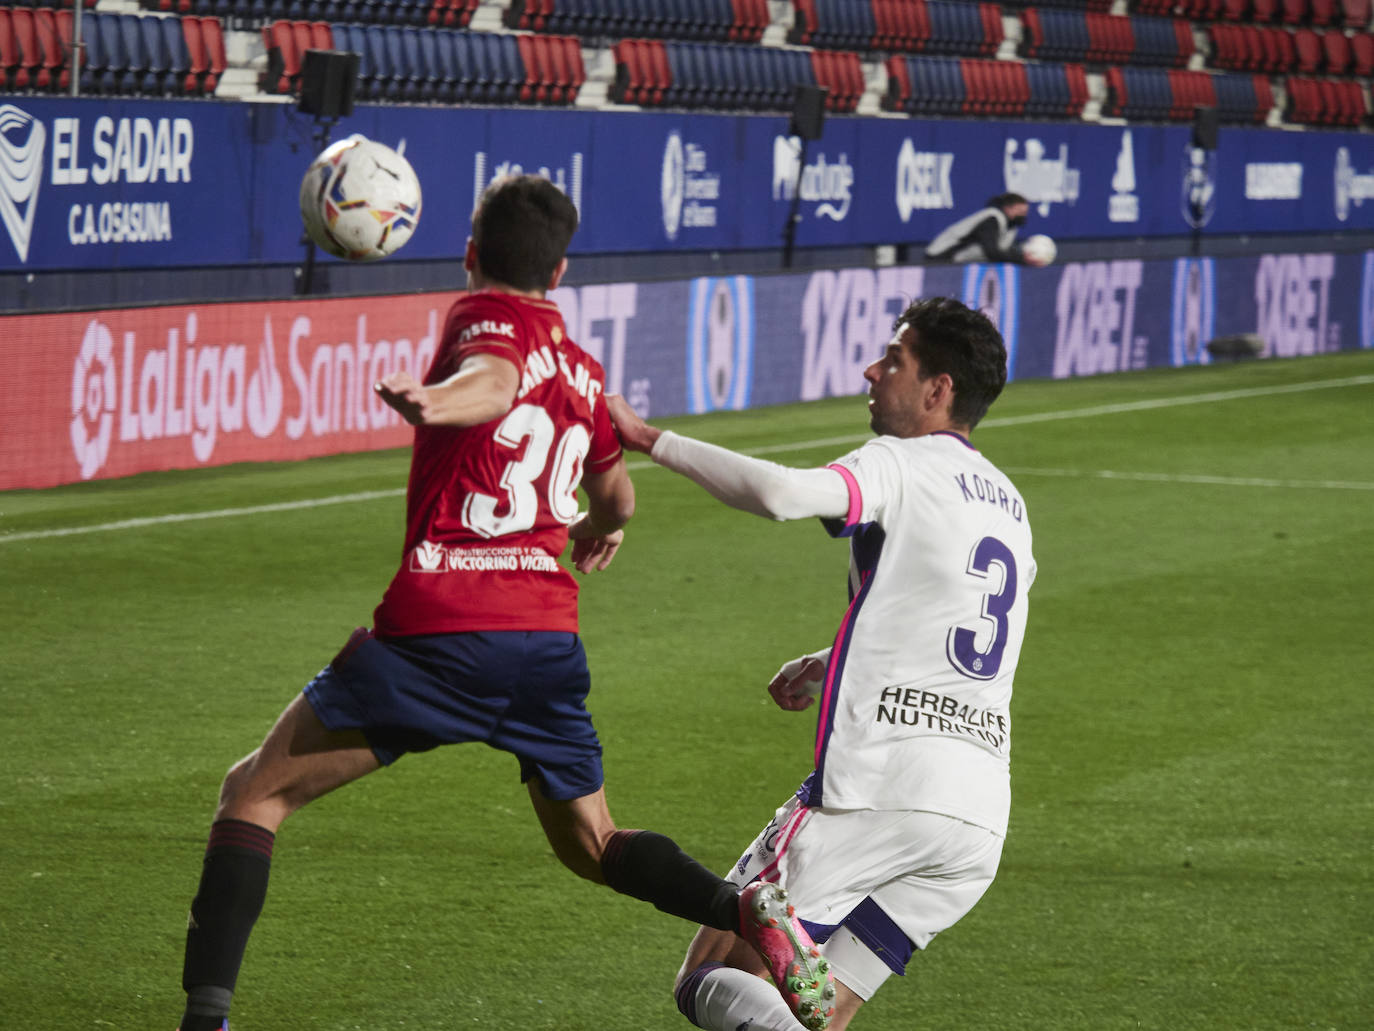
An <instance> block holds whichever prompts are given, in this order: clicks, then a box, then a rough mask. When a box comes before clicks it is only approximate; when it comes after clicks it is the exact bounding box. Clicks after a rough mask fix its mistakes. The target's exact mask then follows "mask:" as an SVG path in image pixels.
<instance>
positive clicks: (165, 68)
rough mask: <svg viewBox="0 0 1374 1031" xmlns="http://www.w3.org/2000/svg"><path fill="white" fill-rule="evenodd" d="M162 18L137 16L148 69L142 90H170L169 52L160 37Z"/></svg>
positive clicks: (150, 92)
mask: <svg viewBox="0 0 1374 1031" xmlns="http://www.w3.org/2000/svg"><path fill="white" fill-rule="evenodd" d="M162 20H163V19H161V18H156V17H154V16H152V15H143V16H141V17H139V18H138V28H139V31H140V32H141V33H142V35H143V55H144V57H145V58H146V60H147V62H148V70H147V71H146V72H145V73H144V76H143V92H144V93H148V94H162V93H167V92H170V90H169V89H168V88H167V87H168V85H169V83H168V78H169V72H170V70H171V54H170V53H169V52H168V50H167V44H166V42H165V41H164V40H163V38H162V27H161V25H160V24H159V23H160V22H161V21H162Z"/></svg>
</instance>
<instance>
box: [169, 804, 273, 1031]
mask: <svg viewBox="0 0 1374 1031" xmlns="http://www.w3.org/2000/svg"><path fill="white" fill-rule="evenodd" d="M275 840H276V839H275V835H273V833H272V832H271V831H269V830H267V829H266V828H264V827H259V826H258V825H257V824H255V823H247V822H245V821H243V820H219V821H217V822H216V823H215V824H214V825H213V826H212V827H211V828H210V842H209V844H208V845H207V846H206V849H205V862H204V864H203V865H202V867H201V873H200V888H199V890H198V891H197V892H196V897H195V900H194V901H193V902H192V903H191V920H190V923H189V925H188V927H187V929H186V961H185V965H184V966H183V967H182V974H181V986H182V988H184V989H185V990H186V992H187V1002H186V1013H185V1015H184V1016H183V1017H182V1023H181V1031H202V1029H210V1028H213V1029H218V1028H220V1027H221V1026H222V1023H223V1020H224V1018H225V1017H226V1016H228V1014H229V1001H230V998H231V997H232V995H233V992H234V985H235V984H236V983H237V982H238V977H239V966H240V965H241V964H242V963H243V952H244V949H245V948H247V946H248V935H249V934H250V933H252V930H253V924H254V923H255V922H256V921H257V919H258V914H259V913H261V912H262V904H263V901H264V900H265V899H266V898H267V875H268V872H269V871H270V870H271V867H272V843H273V841H275Z"/></svg>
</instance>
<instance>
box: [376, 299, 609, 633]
mask: <svg viewBox="0 0 1374 1031" xmlns="http://www.w3.org/2000/svg"><path fill="white" fill-rule="evenodd" d="M478 356H489V357H490V358H492V359H496V360H497V362H498V363H499V364H497V363H488V362H483V363H481V367H483V368H485V367H487V366H488V365H489V364H490V365H495V367H496V368H497V369H500V370H501V372H502V373H504V378H505V379H507V380H510V379H511V378H512V377H511V372H514V374H515V377H516V382H518V386H517V388H516V390H515V397H514V403H513V404H512V405H511V406H510V408H509V410H508V411H506V412H505V414H504V415H502V416H501V417H500V418H499V419H492V420H491V421H489V422H484V423H480V424H478V425H475V426H468V427H465V428H460V429H456V430H455V429H452V428H450V427H448V426H442V425H440V426H432V425H425V424H424V422H423V421H421V422H420V424H419V425H418V427H417V429H416V431H415V451H414V457H413V459H412V462H411V470H410V487H409V490H408V491H407V499H406V510H407V512H406V541H405V553H404V558H403V560H402V563H401V568H400V570H399V571H398V572H397V573H396V577H395V579H394V580H392V582H391V586H390V587H389V588H388V589H387V592H386V595H385V597H384V598H383V599H382V604H381V605H380V606H379V607H378V608H377V612H376V615H375V617H374V619H375V625H376V629H377V633H379V634H382V635H384V636H401V635H411V634H435V633H453V632H458V631H467V630H561V631H567V632H570V633H576V632H577V582H576V581H575V580H574V579H573V577H572V575H571V574H570V573H568V572H567V571H566V570H565V569H564V568H563V567H562V566H561V565H559V564H558V561H557V559H558V556H559V555H561V554H562V553H563V550H564V549H565V548H566V547H567V543H568V526H569V524H572V523H573V522H574V520H576V518H577V516H578V502H577V496H576V490H577V487H578V484H579V483H580V482H582V479H583V474H584V471H585V473H587V474H588V475H589V478H590V479H593V480H595V479H597V478H599V477H602V476H607V477H610V478H611V479H613V480H614V481H615V482H616V484H617V486H616V488H615V489H613V490H611V491H608V493H610V494H611V495H612V496H611V498H610V499H609V502H610V504H611V506H612V507H614V506H615V505H617V504H618V505H620V506H622V507H625V508H626V509H627V511H626V513H625V514H626V515H628V509H629V508H630V507H632V506H633V503H634V494H633V490H632V489H631V488H630V487H629V479H628V477H627V476H626V475H625V473H624V467H623V463H622V462H621V461H620V442H619V441H618V440H617V439H616V436H615V431H614V430H613V429H612V427H611V423H610V420H609V418H607V415H606V405H605V403H604V401H602V393H603V385H604V383H605V374H604V373H603V372H602V369H601V366H600V365H599V364H597V362H596V361H595V360H594V359H593V358H592V357H591V356H590V355H588V354H587V353H586V352H584V351H583V350H582V349H581V348H579V347H577V346H576V345H575V344H574V343H573V342H572V341H571V340H569V339H568V334H567V331H566V329H565V328H564V326H563V317H562V316H561V315H560V314H559V311H558V308H557V306H555V305H554V304H553V303H552V302H551V301H547V300H543V299H540V298H531V297H521V296H517V295H515V294H511V293H506V292H501V291H494V290H484V291H479V292H477V293H473V294H470V295H469V296H468V297H466V298H464V299H463V300H460V301H459V302H458V303H457V304H455V305H454V306H453V310H452V311H450V312H449V316H448V321H447V323H446V325H445V327H444V335H443V341H442V343H441V345H440V348H439V352H438V354H437V355H436V356H435V359H434V365H433V367H432V368H431V369H430V372H429V375H428V376H426V377H425V381H426V383H427V384H443V383H445V382H449V381H451V382H457V381H459V380H461V378H462V376H463V373H462V372H461V371H460V370H461V369H463V368H464V365H465V363H469V364H468V367H469V368H471V367H472V365H473V364H475V363H474V362H473V359H475V358H477V357H478ZM507 365H508V366H509V367H510V368H509V370H507V369H505V368H503V366H507ZM398 382H400V379H399V378H398V377H391V379H390V380H388V381H384V383H383V384H382V385H381V389H382V391H383V396H387V395H386V391H387V390H388V387H389V386H394V385H395V384H396V383H398ZM506 386H507V389H508V384H506ZM411 389H412V390H413V389H414V388H413V385H412V388H411ZM505 392H506V391H504V390H503V391H502V394H503V396H504V394H505ZM391 397H395V398H396V399H397V402H396V403H397V406H398V408H399V409H400V410H401V411H403V412H406V411H408V409H407V402H406V399H405V395H404V394H398V393H394V392H393V393H392V394H391ZM389 399H390V398H389ZM432 414H433V413H431V417H432ZM621 481H623V483H624V487H619V486H618V484H619V483H620V482H621ZM611 521H612V522H613V521H614V520H611ZM594 528H596V527H588V526H586V525H585V521H584V522H583V523H581V524H579V525H578V535H579V539H580V540H595V539H596V538H597V536H598V535H596V534H591V535H589V536H588V535H587V531H588V530H589V529H594ZM618 540H619V538H618V537H617V538H616V539H615V540H613V541H612V540H606V541H604V543H603V545H602V546H603V548H604V549H605V550H610V549H613V548H614V546H615V544H617V543H618ZM593 547H594V546H593V545H590V544H589V545H588V546H587V548H588V550H593ZM603 557H604V558H608V557H609V556H603ZM584 564H585V563H584Z"/></svg>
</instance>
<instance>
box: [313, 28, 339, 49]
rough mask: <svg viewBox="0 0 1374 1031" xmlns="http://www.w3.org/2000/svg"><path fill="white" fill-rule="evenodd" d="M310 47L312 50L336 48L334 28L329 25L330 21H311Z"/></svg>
mask: <svg viewBox="0 0 1374 1031" xmlns="http://www.w3.org/2000/svg"><path fill="white" fill-rule="evenodd" d="M310 47H311V49H312V50H333V49H334V30H333V29H331V28H330V27H329V22H327V21H312V22H311V23H310Z"/></svg>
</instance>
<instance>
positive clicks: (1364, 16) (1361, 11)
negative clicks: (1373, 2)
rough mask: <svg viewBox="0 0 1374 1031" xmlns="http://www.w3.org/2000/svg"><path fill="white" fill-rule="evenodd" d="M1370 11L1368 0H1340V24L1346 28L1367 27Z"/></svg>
mask: <svg viewBox="0 0 1374 1031" xmlns="http://www.w3.org/2000/svg"><path fill="white" fill-rule="evenodd" d="M1370 13H1371V12H1370V0H1341V19H1340V24H1342V25H1344V26H1345V27H1346V28H1347V29H1367V28H1369V19H1370Z"/></svg>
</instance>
